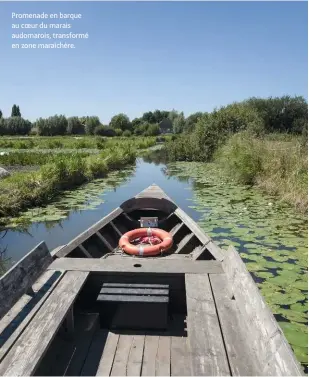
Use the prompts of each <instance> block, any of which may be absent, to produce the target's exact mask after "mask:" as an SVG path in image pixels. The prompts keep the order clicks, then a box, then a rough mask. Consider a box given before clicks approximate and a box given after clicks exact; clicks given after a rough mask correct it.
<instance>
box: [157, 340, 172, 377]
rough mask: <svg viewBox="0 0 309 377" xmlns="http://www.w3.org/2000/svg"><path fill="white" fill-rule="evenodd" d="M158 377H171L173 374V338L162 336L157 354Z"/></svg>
mask: <svg viewBox="0 0 309 377" xmlns="http://www.w3.org/2000/svg"><path fill="white" fill-rule="evenodd" d="M156 361H157V363H156V376H170V374H171V337H170V336H160V337H159V347H158V352H157V360H156Z"/></svg>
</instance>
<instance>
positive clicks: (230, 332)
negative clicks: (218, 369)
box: [209, 274, 260, 376]
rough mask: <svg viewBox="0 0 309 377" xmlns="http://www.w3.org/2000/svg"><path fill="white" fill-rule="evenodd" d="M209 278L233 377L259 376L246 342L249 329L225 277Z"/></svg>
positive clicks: (250, 345)
mask: <svg viewBox="0 0 309 377" xmlns="http://www.w3.org/2000/svg"><path fill="white" fill-rule="evenodd" d="M209 278H210V283H211V287H212V291H213V294H214V299H215V303H216V307H217V311H218V317H219V322H220V327H221V330H222V334H223V338H224V344H225V348H226V351H227V355H228V359H229V365H230V367H231V371H232V374H233V376H255V375H260V374H258V373H259V369H258V364H257V359H256V355H255V354H254V353H253V350H252V344H251V343H250V341H248V340H249V339H248V332H247V331H248V330H249V329H248V328H247V327H246V326H245V324H244V320H243V318H242V315H241V312H240V311H239V309H238V307H237V304H236V301H235V300H234V299H233V297H232V294H231V292H230V290H229V282H228V280H227V278H226V276H225V275H224V274H220V275H216V274H211V275H209ZM249 331H250V330H249Z"/></svg>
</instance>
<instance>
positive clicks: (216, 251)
mask: <svg viewBox="0 0 309 377" xmlns="http://www.w3.org/2000/svg"><path fill="white" fill-rule="evenodd" d="M175 214H176V215H177V216H178V217H179V218H180V220H181V221H183V222H184V224H186V225H187V227H188V228H189V229H190V230H191V232H192V233H194V234H195V236H196V237H197V238H198V239H199V240H200V241H201V243H202V244H203V245H204V244H206V243H207V249H208V250H209V252H210V253H211V254H212V255H213V257H214V258H215V259H216V260H218V261H222V260H223V259H224V254H223V252H222V250H221V249H220V248H219V247H218V246H217V245H216V244H215V243H214V242H213V241H212V240H211V238H210V237H209V236H207V235H206V234H205V233H204V232H203V230H202V229H201V228H200V227H199V226H198V225H197V223H196V222H195V221H194V220H193V219H191V217H190V216H188V215H187V214H186V213H185V212H184V211H183V210H182V209H181V208H177V209H176V211H175Z"/></svg>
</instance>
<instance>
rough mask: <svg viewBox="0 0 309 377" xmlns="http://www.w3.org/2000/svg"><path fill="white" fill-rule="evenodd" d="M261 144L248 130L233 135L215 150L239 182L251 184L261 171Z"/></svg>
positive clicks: (225, 166) (262, 152)
mask: <svg viewBox="0 0 309 377" xmlns="http://www.w3.org/2000/svg"><path fill="white" fill-rule="evenodd" d="M263 154H264V151H263V145H262V144H258V143H256V142H255V139H254V138H252V135H250V133H248V132H243V133H239V134H236V135H233V136H232V137H231V138H230V139H229V140H228V142H227V143H226V145H224V146H223V147H222V148H221V150H220V151H218V152H217V158H218V160H219V161H220V162H221V163H222V165H223V166H224V169H226V170H227V171H228V172H229V174H230V175H231V176H232V177H233V178H234V179H235V180H236V181H238V182H239V183H242V184H249V185H253V184H254V183H256V178H257V177H258V176H259V174H261V173H262V171H263V163H262V156H263Z"/></svg>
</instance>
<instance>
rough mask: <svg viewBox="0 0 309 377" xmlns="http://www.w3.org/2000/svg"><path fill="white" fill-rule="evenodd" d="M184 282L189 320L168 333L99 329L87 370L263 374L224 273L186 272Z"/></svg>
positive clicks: (102, 372) (96, 372)
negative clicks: (260, 371)
mask: <svg viewBox="0 0 309 377" xmlns="http://www.w3.org/2000/svg"><path fill="white" fill-rule="evenodd" d="M185 285H186V301H187V316H186V318H187V319H186V321H184V316H178V317H177V316H176V317H174V320H173V321H171V322H170V326H169V329H168V332H166V333H160V332H153V333H149V332H147V333H143V332H133V331H131V332H125V331H123V332H117V331H114V330H113V331H108V330H107V329H101V330H99V331H98V332H97V333H96V335H95V337H94V339H93V342H92V346H91V347H90V349H89V352H88V356H87V358H86V362H85V366H84V372H83V373H82V375H88V376H89V375H92V376H94V375H97V376H119V375H121V376H188V375H189V376H195V375H197V376H200V375H204V376H205V375H207V376H231V375H236V376H237V375H242V376H243V375H248V376H255V375H261V374H258V367H257V365H256V361H257V360H256V359H255V356H254V355H253V353H252V350H251V349H250V348H251V347H250V344H248V341H247V339H246V337H247V331H246V330H245V329H244V328H243V323H242V319H241V314H240V313H239V311H238V309H237V308H236V303H235V301H234V300H233V297H232V296H231V295H230V294H229V288H228V281H227V279H226V277H225V275H223V274H209V275H208V274H185ZM185 322H186V324H185ZM181 329H182V330H181Z"/></svg>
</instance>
